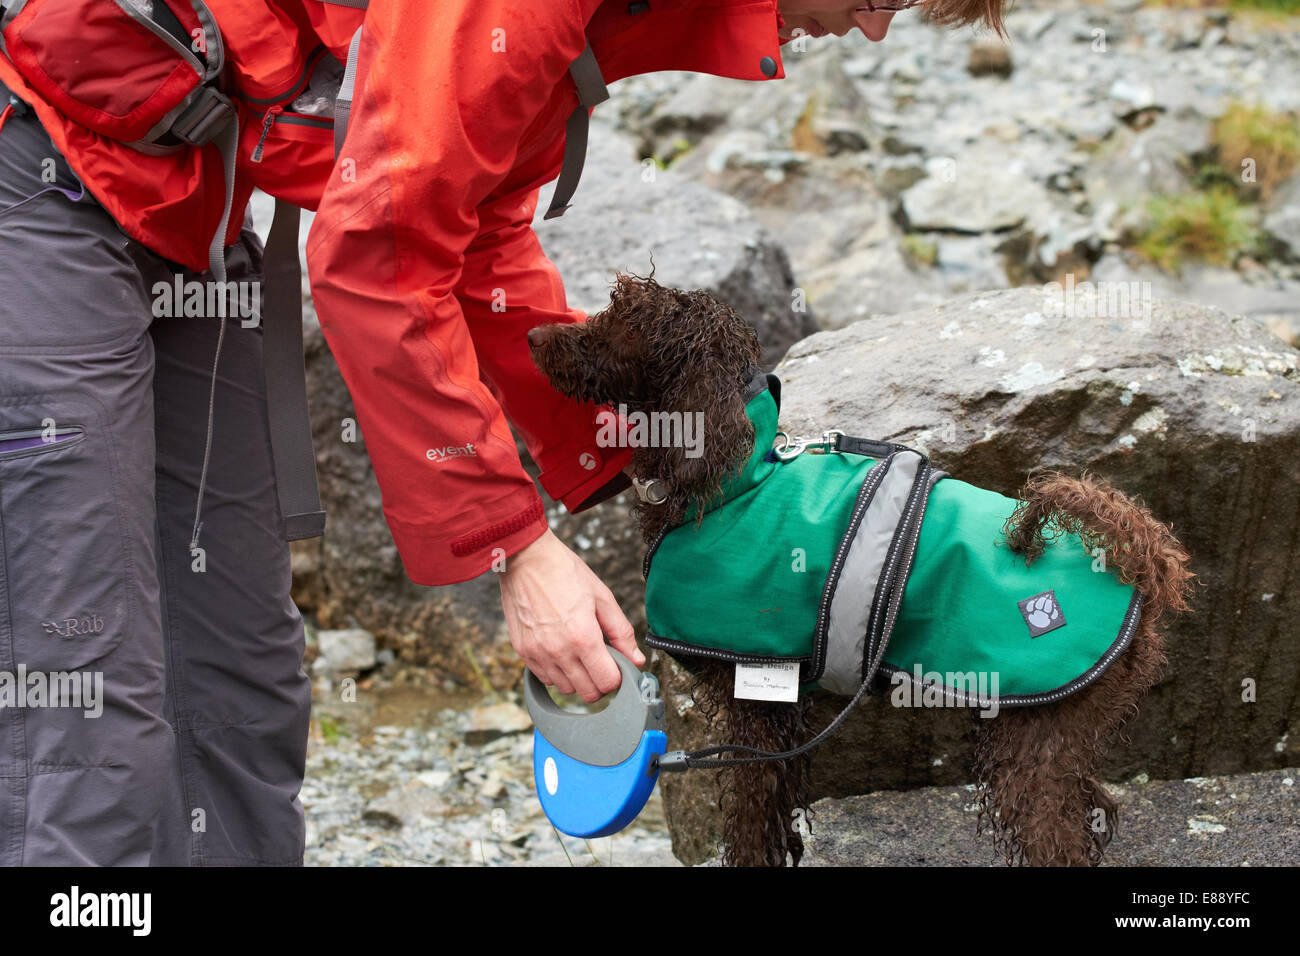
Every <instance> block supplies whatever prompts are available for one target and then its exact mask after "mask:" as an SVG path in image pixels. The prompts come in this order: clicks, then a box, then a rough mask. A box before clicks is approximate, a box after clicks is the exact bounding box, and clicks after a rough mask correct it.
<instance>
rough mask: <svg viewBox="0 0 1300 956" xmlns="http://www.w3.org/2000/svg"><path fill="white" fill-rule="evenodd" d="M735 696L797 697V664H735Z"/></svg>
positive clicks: (794, 698) (787, 698) (791, 700)
mask: <svg viewBox="0 0 1300 956" xmlns="http://www.w3.org/2000/svg"><path fill="white" fill-rule="evenodd" d="M736 696H737V697H739V698H742V699H744V700H782V701H786V702H787V703H791V704H792V703H794V702H795V701H797V700H798V699H799V665H798V664H737V665H736Z"/></svg>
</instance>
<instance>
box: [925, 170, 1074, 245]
mask: <svg viewBox="0 0 1300 956" xmlns="http://www.w3.org/2000/svg"><path fill="white" fill-rule="evenodd" d="M991 152H992V151H988V150H977V151H971V152H969V153H965V154H960V155H958V156H956V157H954V158H953V159H952V160H944V159H940V160H938V161H936V162H933V163H932V164H931V168H930V175H929V176H927V177H926V178H925V179H923V180H921V181H920V182H918V183H917V184H916V185H915V186H913V187H912V188H911V189H909V190H907V191H906V192H904V193H903V215H904V217H905V218H906V220H907V224H908V226H909V227H910V228H911V229H916V230H943V231H951V232H966V233H981V232H997V231H999V230H1003V229H1011V228H1013V227H1015V226H1018V225H1020V224H1021V223H1023V222H1024V221H1025V219H1026V217H1027V216H1029V215H1030V214H1031V213H1032V212H1033V211H1034V210H1035V209H1036V208H1038V207H1041V206H1042V205H1044V204H1045V203H1046V202H1047V201H1048V200H1047V196H1046V190H1045V189H1044V188H1043V187H1042V186H1041V185H1040V184H1038V183H1036V182H1034V181H1032V180H1030V179H1029V178H1028V177H1026V176H1024V175H1023V174H1021V173H1020V172H1017V171H1015V170H1013V169H1011V168H1009V167H1008V166H1007V165H1006V163H1005V162H1001V161H999V160H998V159H996V158H995V157H994V156H992V155H990V153H991Z"/></svg>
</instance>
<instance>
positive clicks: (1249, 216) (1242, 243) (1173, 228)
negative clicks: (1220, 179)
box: [1134, 186, 1263, 272]
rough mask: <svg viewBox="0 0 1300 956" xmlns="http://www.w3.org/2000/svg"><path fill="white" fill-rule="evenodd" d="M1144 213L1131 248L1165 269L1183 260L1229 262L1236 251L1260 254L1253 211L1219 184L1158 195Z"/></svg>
mask: <svg viewBox="0 0 1300 956" xmlns="http://www.w3.org/2000/svg"><path fill="white" fill-rule="evenodd" d="M1147 217H1148V220H1149V225H1148V227H1147V228H1146V230H1145V231H1144V232H1143V233H1142V234H1141V235H1140V236H1138V237H1137V240H1136V242H1135V243H1134V247H1135V248H1136V249H1137V250H1138V252H1140V253H1141V254H1142V255H1143V256H1145V257H1146V258H1147V259H1149V260H1150V261H1151V262H1153V263H1155V264H1156V265H1158V266H1160V267H1161V268H1162V269H1167V270H1170V271H1175V272H1176V271H1179V270H1180V269H1181V268H1182V266H1183V264H1184V263H1185V262H1188V261H1195V262H1205V263H1209V264H1211V265H1220V266H1231V265H1232V264H1233V263H1234V262H1235V261H1236V259H1237V257H1238V256H1241V255H1246V254H1259V250H1260V248H1261V246H1262V243H1263V240H1262V236H1261V233H1260V231H1259V228H1258V226H1257V225H1256V223H1257V219H1258V216H1257V213H1256V211H1255V210H1254V209H1252V208H1250V207H1249V206H1246V205H1245V204H1244V203H1242V202H1241V200H1240V199H1238V198H1237V195H1236V194H1235V193H1234V192H1233V191H1232V190H1231V189H1228V188H1226V187H1223V186H1217V187H1214V188H1212V189H1209V190H1206V191H1204V192H1191V193H1184V194H1182V195H1177V196H1157V197H1155V198H1153V199H1151V200H1150V201H1149V202H1148V203H1147Z"/></svg>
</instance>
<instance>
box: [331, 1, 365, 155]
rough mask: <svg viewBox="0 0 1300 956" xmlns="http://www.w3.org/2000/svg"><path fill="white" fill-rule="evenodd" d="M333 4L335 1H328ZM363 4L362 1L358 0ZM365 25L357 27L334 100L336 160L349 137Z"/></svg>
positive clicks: (349, 45) (349, 46)
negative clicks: (362, 33)
mask: <svg viewBox="0 0 1300 956" xmlns="http://www.w3.org/2000/svg"><path fill="white" fill-rule="evenodd" d="M328 2H330V3H333V2H335V0H328ZM358 2H362V0H358ZM365 28H366V27H365V24H362V25H361V26H359V27H357V32H356V33H354V34H352V42H351V43H349V44H348V62H347V65H346V66H345V67H344V68H343V82H342V83H340V84H339V92H338V95H337V96H336V97H335V98H334V158H335V159H338V158H339V153H341V152H343V140H344V139H346V138H347V135H348V120H350V119H351V118H352V92H353V90H354V89H355V88H356V85H357V51H358V50H359V49H361V31H362V30H364V29H365Z"/></svg>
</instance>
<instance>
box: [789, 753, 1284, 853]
mask: <svg viewBox="0 0 1300 956" xmlns="http://www.w3.org/2000/svg"><path fill="white" fill-rule="evenodd" d="M1297 776H1300V773H1298V772H1297V768H1290V769H1287V770H1273V771H1268V772H1263V773H1253V774H1236V775H1232V776H1221V777H1203V778H1192V779H1188V780H1159V781H1152V782H1148V781H1146V780H1143V781H1142V782H1141V783H1138V782H1136V781H1132V782H1129V783H1122V784H1111V785H1108V786H1107V790H1109V791H1110V793H1111V795H1112V796H1113V797H1114V798H1115V799H1116V801H1117V802H1118V803H1119V807H1120V811H1119V812H1120V820H1121V821H1122V825H1121V826H1120V829H1119V832H1118V833H1117V834H1116V836H1115V839H1114V840H1113V841H1112V842H1111V844H1110V846H1109V847H1108V848H1107V850H1106V859H1105V863H1106V865H1107V866H1290V865H1293V864H1294V862H1295V860H1296V859H1297V858H1298V856H1300V796H1297V793H1296V780H1295V778H1296V777H1297ZM974 800H975V793H974V792H973V790H972V789H971V788H970V787H923V788H920V789H917V790H910V791H905V792H899V791H881V792H877V793H871V794H865V795H862V796H852V797H843V798H838V799H836V798H827V799H824V800H819V801H817V802H816V803H814V804H813V806H812V813H811V814H810V821H811V833H810V834H808V835H807V836H806V837H805V840H804V843H805V847H806V853H805V856H804V860H803V863H802V865H803V866H990V865H1000V864H1001V860H1000V859H998V858H996V857H995V856H994V854H993V852H992V850H991V848H990V847H989V844H988V841H987V838H978V839H977V838H976V837H975V817H976V808H975V802H974Z"/></svg>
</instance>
